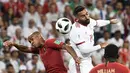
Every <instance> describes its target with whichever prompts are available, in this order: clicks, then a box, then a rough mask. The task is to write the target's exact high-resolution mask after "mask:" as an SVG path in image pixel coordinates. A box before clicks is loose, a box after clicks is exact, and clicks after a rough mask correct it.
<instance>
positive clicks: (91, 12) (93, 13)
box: [84, 0, 99, 19]
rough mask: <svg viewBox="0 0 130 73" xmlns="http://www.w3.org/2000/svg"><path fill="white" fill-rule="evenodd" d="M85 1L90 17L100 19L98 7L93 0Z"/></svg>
mask: <svg viewBox="0 0 130 73" xmlns="http://www.w3.org/2000/svg"><path fill="white" fill-rule="evenodd" d="M84 3H85V6H86V9H87V11H88V13H89V15H90V17H91V18H93V19H98V17H99V15H98V14H97V13H96V11H97V8H96V7H94V6H93V4H92V0H84Z"/></svg>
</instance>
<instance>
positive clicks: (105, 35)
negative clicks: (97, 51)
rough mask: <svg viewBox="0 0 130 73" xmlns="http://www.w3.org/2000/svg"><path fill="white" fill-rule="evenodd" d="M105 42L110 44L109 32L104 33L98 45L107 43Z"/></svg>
mask: <svg viewBox="0 0 130 73" xmlns="http://www.w3.org/2000/svg"><path fill="white" fill-rule="evenodd" d="M105 42H107V43H109V42H110V33H109V32H108V31H104V33H103V37H102V38H99V39H98V41H97V44H100V43H105Z"/></svg>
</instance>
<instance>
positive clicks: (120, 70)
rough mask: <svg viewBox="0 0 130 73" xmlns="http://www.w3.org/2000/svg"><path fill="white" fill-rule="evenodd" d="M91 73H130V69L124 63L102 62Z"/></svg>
mask: <svg viewBox="0 0 130 73" xmlns="http://www.w3.org/2000/svg"><path fill="white" fill-rule="evenodd" d="M90 73H129V69H128V68H127V67H125V66H124V65H122V64H120V63H117V62H113V63H108V64H107V65H105V64H100V65H97V66H95V67H94V68H93V69H92V70H91V71H90Z"/></svg>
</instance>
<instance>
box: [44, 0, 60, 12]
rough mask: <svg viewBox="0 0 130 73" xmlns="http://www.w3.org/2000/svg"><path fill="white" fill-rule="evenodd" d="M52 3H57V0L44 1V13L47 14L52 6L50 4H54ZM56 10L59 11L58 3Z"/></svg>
mask: <svg viewBox="0 0 130 73" xmlns="http://www.w3.org/2000/svg"><path fill="white" fill-rule="evenodd" d="M52 3H54V4H56V0H45V3H44V5H43V13H44V14H46V13H48V12H49V8H50V7H49V6H50V4H52ZM55 11H58V7H57V5H56V9H55Z"/></svg>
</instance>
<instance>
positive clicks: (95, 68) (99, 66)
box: [90, 64, 104, 73]
mask: <svg viewBox="0 0 130 73" xmlns="http://www.w3.org/2000/svg"><path fill="white" fill-rule="evenodd" d="M103 66H104V64H98V65H97V66H95V67H94V68H93V69H92V70H91V71H90V73H92V72H93V71H96V70H98V69H100V68H101V67H103Z"/></svg>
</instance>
